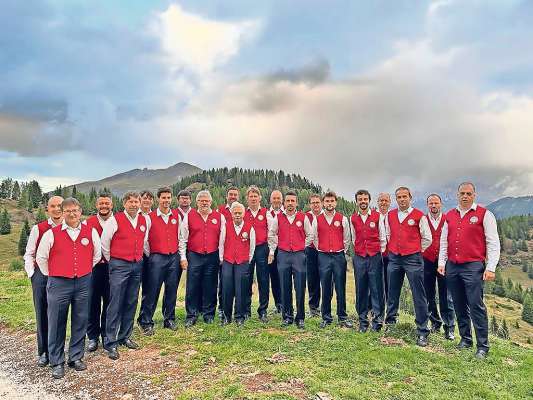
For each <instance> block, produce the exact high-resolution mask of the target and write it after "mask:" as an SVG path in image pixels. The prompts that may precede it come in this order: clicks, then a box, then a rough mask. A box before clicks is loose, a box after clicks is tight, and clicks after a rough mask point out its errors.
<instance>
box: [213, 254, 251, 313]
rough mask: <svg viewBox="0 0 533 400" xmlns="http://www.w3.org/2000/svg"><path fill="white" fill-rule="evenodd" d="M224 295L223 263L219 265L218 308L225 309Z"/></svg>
mask: <svg viewBox="0 0 533 400" xmlns="http://www.w3.org/2000/svg"><path fill="white" fill-rule="evenodd" d="M249 268H250V267H248V269H249ZM223 296H224V294H223V293H222V264H220V265H219V266H218V309H219V311H220V310H223V309H224V305H223V304H224V303H223Z"/></svg>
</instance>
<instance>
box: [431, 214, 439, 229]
mask: <svg viewBox="0 0 533 400" xmlns="http://www.w3.org/2000/svg"><path fill="white" fill-rule="evenodd" d="M428 215H429V218H428V219H429V223H430V224H431V225H433V229H435V230H437V228H438V227H439V224H440V221H441V219H442V213H439V215H438V216H437V218H434V217H433V214H431V213H428Z"/></svg>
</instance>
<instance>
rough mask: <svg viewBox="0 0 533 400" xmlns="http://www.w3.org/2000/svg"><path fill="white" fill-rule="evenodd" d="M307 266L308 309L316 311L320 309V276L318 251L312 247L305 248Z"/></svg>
mask: <svg viewBox="0 0 533 400" xmlns="http://www.w3.org/2000/svg"><path fill="white" fill-rule="evenodd" d="M305 260H306V264H307V289H308V291H309V308H310V309H311V310H318V308H319V307H320V274H319V272H318V250H317V249H315V248H313V247H306V248H305Z"/></svg>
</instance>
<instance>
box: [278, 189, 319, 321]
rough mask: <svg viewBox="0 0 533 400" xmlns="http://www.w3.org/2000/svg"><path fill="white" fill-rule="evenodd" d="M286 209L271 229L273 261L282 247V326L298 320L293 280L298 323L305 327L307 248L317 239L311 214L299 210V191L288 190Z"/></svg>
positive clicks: (279, 269) (280, 257)
mask: <svg viewBox="0 0 533 400" xmlns="http://www.w3.org/2000/svg"><path fill="white" fill-rule="evenodd" d="M284 205H285V210H284V211H283V212H281V213H279V214H278V215H277V217H276V218H275V219H273V221H272V225H271V226H270V231H269V233H268V242H269V243H268V245H269V249H270V253H269V255H268V262H269V264H270V263H272V262H273V261H274V252H275V250H276V248H277V249H279V250H278V272H279V278H280V286H281V306H282V318H283V323H282V326H284V327H286V326H289V325H291V324H292V323H293V322H294V307H293V303H292V286H293V285H292V283H293V278H294V289H295V292H296V326H297V327H298V328H299V329H304V320H305V283H306V279H307V278H306V275H307V273H306V269H307V268H306V264H305V248H306V247H307V246H308V245H309V244H310V243H311V242H312V241H313V228H312V226H311V222H310V221H309V218H308V217H307V216H306V215H305V214H304V213H303V212H301V211H297V207H298V196H297V194H296V192H287V193H286V194H285V201H284Z"/></svg>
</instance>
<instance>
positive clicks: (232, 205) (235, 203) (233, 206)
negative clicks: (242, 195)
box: [229, 201, 246, 213]
mask: <svg viewBox="0 0 533 400" xmlns="http://www.w3.org/2000/svg"><path fill="white" fill-rule="evenodd" d="M236 208H242V210H243V211H244V210H246V208H245V207H244V204H242V203H239V202H238V201H234V202H233V203H232V204H231V207H230V208H229V211H230V212H231V213H233V210H234V209H236Z"/></svg>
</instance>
